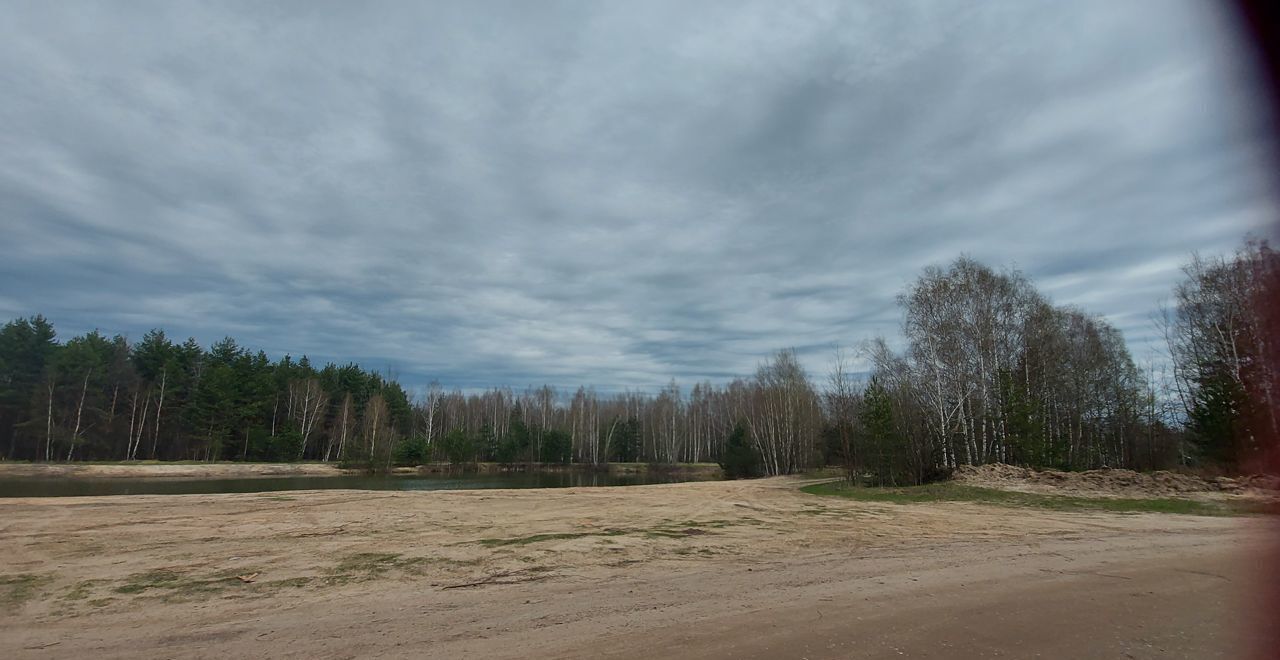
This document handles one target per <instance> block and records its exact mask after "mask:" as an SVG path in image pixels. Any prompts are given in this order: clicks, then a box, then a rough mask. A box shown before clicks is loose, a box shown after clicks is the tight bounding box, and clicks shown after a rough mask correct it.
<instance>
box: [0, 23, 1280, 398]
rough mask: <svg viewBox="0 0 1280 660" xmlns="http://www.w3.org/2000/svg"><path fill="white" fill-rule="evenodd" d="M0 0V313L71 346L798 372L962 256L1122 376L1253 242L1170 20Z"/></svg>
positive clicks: (1218, 120)
mask: <svg viewBox="0 0 1280 660" xmlns="http://www.w3.org/2000/svg"><path fill="white" fill-rule="evenodd" d="M0 5H3V8H2V11H3V15H4V16H5V20H4V21H2V22H0V90H3V93H2V94H0V230H2V231H3V238H2V239H0V318H4V319H8V318H15V317H18V316H27V315H31V314H36V313H41V314H44V315H45V316H47V317H48V318H50V319H51V320H52V321H53V322H54V323H55V325H56V326H57V328H58V330H59V333H60V336H61V337H63V338H69V337H71V336H73V335H74V334H78V333H81V332H84V331H87V330H90V329H94V328H98V329H101V330H102V331H103V332H105V333H108V334H116V333H121V334H125V335H126V336H128V337H130V338H131V339H138V338H140V337H141V336H142V334H143V333H144V332H145V331H146V330H148V329H149V328H153V327H161V328H164V329H165V330H166V331H167V332H168V334H169V335H170V336H172V337H175V338H178V339H182V338H185V337H187V336H193V337H195V338H196V339H197V340H199V341H200V342H201V343H203V344H205V345H208V344H210V343H212V342H214V341H217V340H218V339H221V338H222V337H224V336H227V335H230V336H232V337H234V338H235V339H237V340H238V341H239V342H241V343H242V344H243V345H245V346H248V347H250V348H252V349H255V350H256V349H259V348H261V349H264V350H266V351H267V352H268V353H269V354H271V355H273V356H277V357H278V356H281V355H283V354H285V353H291V354H293V355H294V356H299V355H302V354H307V355H309V356H310V357H311V359H312V360H313V362H314V361H320V362H323V361H329V360H333V361H338V362H346V361H355V362H359V363H361V364H363V365H365V366H366V367H368V368H373V369H378V370H382V371H385V372H387V373H390V374H392V375H394V376H396V377H398V378H399V379H400V380H401V381H402V382H404V383H405V384H407V385H409V386H410V387H417V386H421V385H423V384H425V383H427V382H429V381H431V380H438V381H440V382H441V383H442V384H444V385H446V386H449V387H453V386H457V387H461V388H464V389H473V388H480V387H485V386H491V385H498V386H512V387H516V388H523V387H525V386H527V385H540V384H543V383H549V384H552V385H557V386H562V387H573V386H576V385H578V384H586V385H594V386H596V387H597V388H598V389H600V390H605V391H608V390H618V389H622V388H642V389H656V388H657V387H660V386H661V385H663V384H665V383H666V382H667V381H668V380H670V379H672V378H674V379H676V380H677V381H679V382H682V383H686V384H691V383H692V382H694V381H698V380H704V379H707V380H711V381H712V382H724V381H726V380H729V379H731V378H733V377H735V376H740V375H749V374H750V373H751V372H753V371H754V369H755V367H756V365H757V364H758V363H759V362H760V361H761V359H763V358H765V357H767V356H768V354H769V353H770V352H772V351H775V350H777V349H782V348H794V349H796V351H797V352H798V354H799V355H800V357H801V359H802V362H803V363H804V364H805V365H806V367H807V368H808V369H809V371H810V372H811V375H813V377H814V378H815V380H820V379H821V378H822V374H823V373H824V372H825V370H826V369H827V365H828V363H829V359H830V356H831V353H832V347H833V346H834V345H837V344H839V345H842V346H846V347H850V348H851V349H855V350H856V348H857V346H858V344H859V343H860V342H862V341H864V340H866V339H869V338H871V337H874V336H878V335H882V336H885V337H887V338H889V339H890V340H891V342H897V345H901V341H902V340H901V336H900V330H899V326H900V319H901V314H900V310H899V309H898V307H897V305H896V302H895V296H896V295H897V294H898V293H900V292H902V291H903V290H904V289H905V288H906V287H907V286H908V285H909V284H910V283H911V282H912V280H913V279H914V278H915V277H916V276H917V275H918V274H919V272H920V271H921V269H922V268H924V267H926V266H928V265H942V264H946V263H947V262H949V261H951V260H953V259H955V258H956V257H958V256H960V255H961V254H966V255H969V256H971V257H973V258H976V259H979V260H981V261H984V262H986V263H988V264H990V265H992V266H997V267H1016V268H1018V269H1020V270H1022V271H1023V272H1024V273H1025V274H1026V275H1028V276H1029V277H1030V278H1031V279H1032V280H1033V281H1034V282H1035V283H1036V285H1037V286H1038V287H1039V289H1040V290H1041V291H1042V292H1043V293H1045V294H1046V295H1047V296H1049V297H1050V298H1051V299H1052V300H1053V301H1054V302H1055V303H1059V304H1071V305H1077V306H1079V307H1082V308H1083V309H1085V310H1087V311H1089V312H1091V313H1095V314H1098V315H1100V316H1101V317H1103V318H1105V319H1106V320H1108V321H1109V322H1111V323H1112V324H1114V325H1115V326H1117V327H1118V328H1120V329H1121V330H1122V331H1123V332H1124V334H1125V336H1126V339H1127V341H1128V343H1129V346H1130V349H1131V351H1132V353H1133V354H1134V357H1135V359H1136V360H1137V361H1138V362H1139V363H1145V362H1147V361H1149V360H1156V361H1159V359H1160V358H1159V355H1158V336H1157V331H1156V330H1155V327H1154V325H1153V324H1152V321H1151V317H1152V315H1153V314H1155V313H1156V312H1157V310H1158V309H1159V306H1160V304H1161V301H1162V300H1167V299H1168V298H1169V296H1170V290H1171V288H1172V286H1173V285H1174V283H1175V282H1176V280H1177V279H1178V276H1179V271H1178V269H1179V265H1180V264H1181V263H1183V262H1185V261H1186V260H1187V258H1188V257H1189V255H1190V253H1191V252H1192V251H1193V250H1200V251H1202V252H1204V253H1209V254H1212V253H1218V252H1226V251H1229V250H1231V249H1232V248H1233V247H1234V246H1236V245H1237V244H1239V243H1240V241H1241V240H1242V238H1243V237H1244V235H1245V234H1246V233H1249V232H1255V233H1261V232H1264V231H1265V229H1266V224H1265V223H1267V222H1269V221H1271V220H1274V219H1275V216H1274V209H1275V208H1276V206H1275V203H1276V196H1275V194H1274V192H1273V191H1271V190H1269V189H1268V188H1267V187H1266V185H1265V181H1264V174H1265V172H1266V165H1265V161H1264V156H1265V154H1264V153H1263V152H1262V148H1261V144H1262V140H1261V139H1260V136H1261V135H1263V132H1262V129H1261V126H1262V123H1261V122H1260V121H1259V119H1258V117H1257V116H1256V110H1255V109H1254V106H1255V105H1256V103H1255V101H1254V99H1253V98H1252V97H1251V96H1250V93H1249V88H1248V86H1247V85H1246V84H1245V82H1246V80H1247V76H1246V75H1245V73H1244V64H1243V61H1244V60H1243V59H1242V58H1241V56H1240V53H1239V52H1238V50H1239V48H1238V44H1236V43H1235V41H1234V39H1235V35H1234V34H1233V33H1232V32H1231V31H1230V23H1229V20H1227V17H1225V16H1223V15H1220V14H1218V13H1217V12H1216V11H1214V6H1213V5H1211V4H1210V3H1207V2H1199V1H1196V0H1169V1H1165V0H1134V1H1130V2H1114V1H1113V0H1101V1H1092V0H1090V1H1073V2H1060V1H1057V0H1034V1H1032V0H1009V1H984V2H972V1H970V0H962V1H950V0H927V1H923V2H909V1H894V2H860V3H852V2H846V1H844V0H835V1H831V2H826V1H813V2H809V1H798V2H785V3H782V2H773V1H762V2H706V1H695V2H688V1H682V2H657V1H646V2H578V3H561V2H510V3H500V2H489V1H477V2H451V3H444V2H416V1H415V2H392V1H384V2H377V3H349V2H321V1H313V0H308V1H306V2H276V3H262V2H207V3H206V2H181V1H168V0H166V1H163V2H127V3H126V2H116V3H104V2H74V1H67V2H45V1H43V0H36V1H29V2H15V1H9V0H6V1H3V2H0Z"/></svg>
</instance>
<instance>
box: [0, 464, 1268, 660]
mask: <svg viewBox="0 0 1280 660" xmlns="http://www.w3.org/2000/svg"><path fill="white" fill-rule="evenodd" d="M0 506H3V507H4V516H3V519H2V521H0V557H3V558H4V569H2V571H0V572H2V573H3V575H0V599H3V602H0V607H3V608H4V610H5V611H4V613H3V614H0V649H7V650H8V651H9V652H7V653H6V654H5V655H6V657H19V658H26V657H32V658H37V657H48V658H53V657H95V658H115V657H120V658H124V657H130V658H136V657H177V658H197V657H199V658H204V657H207V658H215V657H216V658H223V657H297V658H313V657H324V658H330V657H332V658H350V657H372V656H379V657H406V658H407V657H448V658H491V657H573V658H577V657H582V658H586V657H601V656H609V657H690V658H720V657H735V658H739V657H759V658H844V657H867V658H881V657H883V658H902V657H918V658H919V657H931V658H954V657H1024V658H1029V657H1037V656H1039V657H1046V658H1050V657H1074V658H1089V657H1097V658H1117V657H1118V658H1124V657H1135V658H1147V657H1188V658H1212V657H1224V658H1228V657H1240V654H1241V653H1242V652H1243V651H1244V649H1245V648H1246V647H1247V645H1248V644H1249V643H1250V641H1251V639H1250V636H1251V635H1253V634H1254V631H1255V630H1257V629H1256V628H1251V627H1250V625H1251V624H1252V623H1255V619H1256V618H1257V617H1260V616H1263V614H1262V613H1260V612H1259V611H1258V606H1257V602H1256V601H1255V600H1254V596H1253V594H1252V593H1251V592H1250V590H1249V589H1248V587H1249V586H1250V585H1252V584H1253V583H1254V582H1255V581H1256V580H1255V576H1254V575H1253V574H1252V571H1253V570H1254V569H1255V565H1256V562H1253V561H1252V560H1251V559H1250V557H1252V556H1253V553H1256V552H1257V551H1258V549H1259V547H1260V545H1261V543H1262V540H1263V538H1264V537H1263V533H1264V532H1265V531H1267V530H1264V529H1263V526H1264V525H1271V524H1272V523H1270V522H1269V521H1264V520H1259V519H1241V518H1204V517H1195V516H1178V515H1156V514H1142V515H1124V514H1106V513H1068V512H1055V511H1042V510H1035V509H1012V508H999V507H987V506H981V505H975V504H962V503H949V504H930V505H905V506H904V505H893V504H876V503H866V502H854V501H846V500H839V499H829V498H819V497H816V496H810V495H805V494H803V493H800V492H798V491H796V490H795V482H793V481H789V480H785V479H777V480H763V481H754V482H713V483H689V484H668V485H657V486H637V487H627V488H591V489H559V490H542V491H527V490H526V491H493V490H490V491H453V492H443V491H433V492H379V493H366V492H355V491H317V492H293V493H287V494H278V493H268V494H260V495H183V496H137V497H103V498H76V499H61V500H39V499H30V500H7V501H5V502H3V503H0ZM237 576H243V577H244V578H246V579H247V580H249V581H242V580H241V579H239V578H238V577H237ZM6 594H7V595H6Z"/></svg>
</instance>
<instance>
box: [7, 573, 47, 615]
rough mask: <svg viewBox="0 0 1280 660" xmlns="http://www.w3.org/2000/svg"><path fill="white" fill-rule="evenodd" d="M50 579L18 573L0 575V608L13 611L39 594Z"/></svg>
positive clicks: (45, 576) (44, 576) (43, 576)
mask: <svg viewBox="0 0 1280 660" xmlns="http://www.w3.org/2000/svg"><path fill="white" fill-rule="evenodd" d="M51 579H52V578H51V577H50V576H47V575H35V574H32V573H19V574H16V575H0V606H3V607H4V608H5V609H8V610H11V611H14V610H17V609H19V608H21V607H22V605H23V603H26V602H27V601H28V600H31V599H32V598H34V597H35V596H36V594H38V593H39V592H40V589H41V587H43V586H44V585H45V584H46V583H48V582H49V581H50V580H51Z"/></svg>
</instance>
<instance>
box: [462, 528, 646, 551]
mask: <svg viewBox="0 0 1280 660" xmlns="http://www.w3.org/2000/svg"><path fill="white" fill-rule="evenodd" d="M629 533H631V532H630V531H629V530H625V529H606V530H604V531H601V532H557V533H550V534H532V535H530V536H516V537H512V538H506V539H480V540H479V541H476V543H479V544H480V545H483V546H485V547H486V548H497V547H502V546H506V545H529V544H530V543H542V542H544V541H563V540H566V539H580V538H584V537H587V536H622V535H624V534H629Z"/></svg>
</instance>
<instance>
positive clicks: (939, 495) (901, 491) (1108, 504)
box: [800, 481, 1260, 516]
mask: <svg viewBox="0 0 1280 660" xmlns="http://www.w3.org/2000/svg"><path fill="white" fill-rule="evenodd" d="M800 490H802V491H804V492H806V493H809V494H810V495H825V496H828V497H845V498H849V499H853V500H859V501H863V502H889V503H892V504H915V503H920V502H978V503H982V504H995V505H1000V506H1019V507H1036V508H1041V509H1053V510H1056V511H1114V512H1123V513H1181V514H1193V515H1201V516H1224V515H1240V514H1247V513H1259V512H1260V509H1258V508H1257V507H1256V506H1255V505H1250V504H1247V503H1235V502H1232V503H1227V502H1222V503H1218V502H1201V501H1197V500H1189V499H1185V498H1180V497H1160V498H1146V499H1134V498H1110V497H1075V496H1069V495H1045V494H1041V493H1019V492H1015V491H1009V490H998V489H995V488H980V487H977V486H965V485H962V484H957V483H954V482H945V481H944V482H939V483H933V484H925V485H923V486H906V487H901V488H873V487H865V486H851V485H849V484H848V483H846V482H840V481H832V482H827V483H821V484H814V485H812V486H805V487H803V488H801V489H800Z"/></svg>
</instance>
